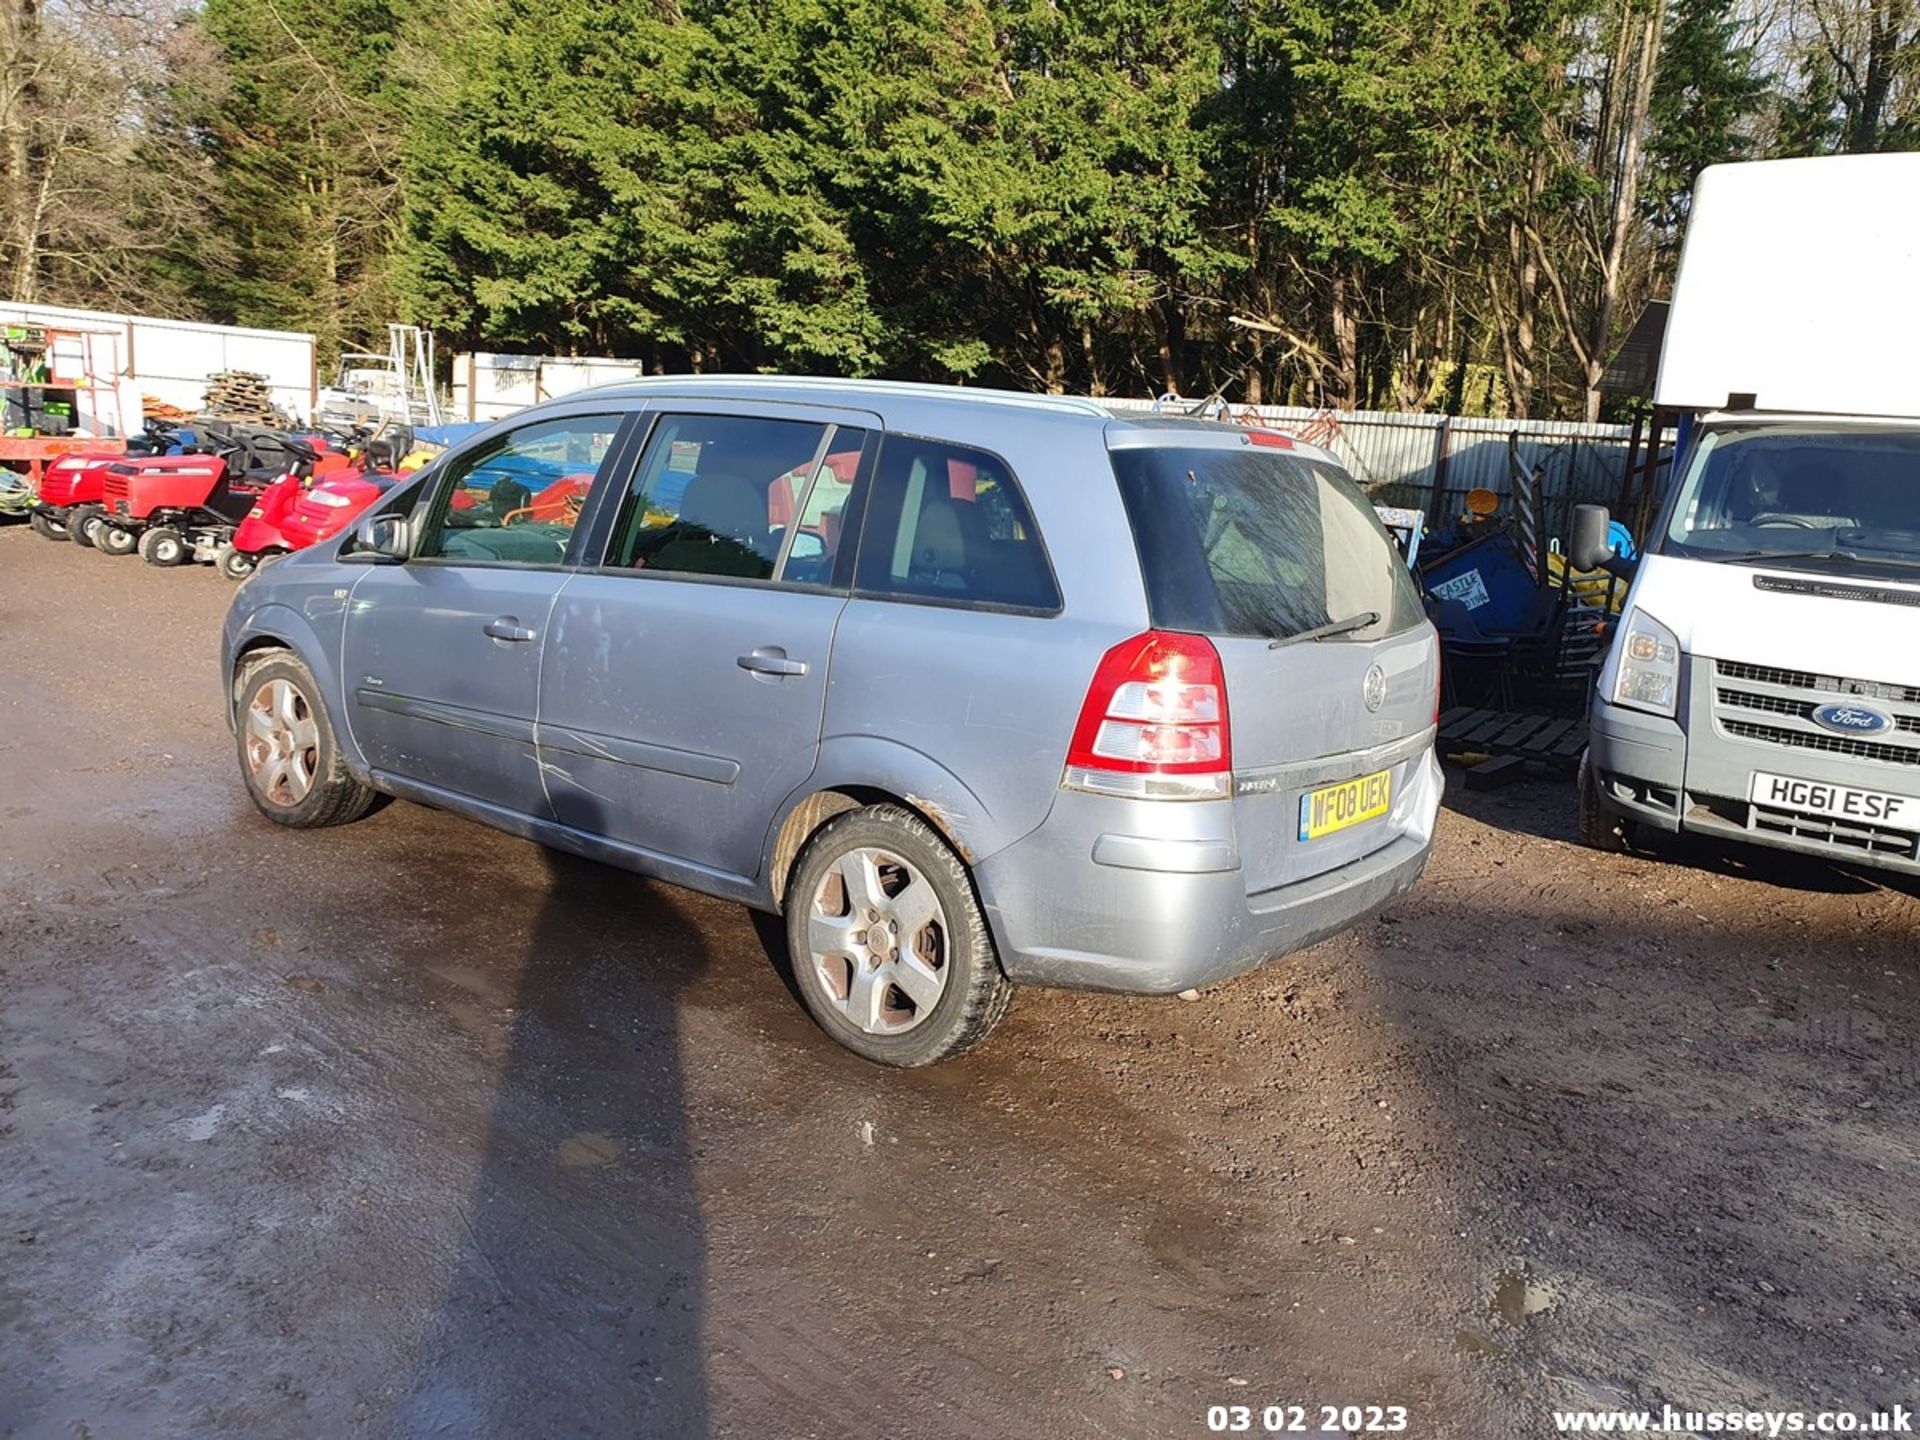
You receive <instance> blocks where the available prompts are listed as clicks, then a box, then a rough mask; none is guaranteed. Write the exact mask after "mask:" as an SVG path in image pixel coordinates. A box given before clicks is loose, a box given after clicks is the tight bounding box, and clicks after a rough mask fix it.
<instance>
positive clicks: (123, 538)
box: [93, 521, 140, 555]
mask: <svg viewBox="0 0 1920 1440" xmlns="http://www.w3.org/2000/svg"><path fill="white" fill-rule="evenodd" d="M139 543H140V537H139V536H138V535H136V534H134V533H133V531H131V530H122V529H121V528H120V527H119V526H118V525H109V524H107V523H106V522H105V521H102V522H101V523H100V524H98V525H96V526H95V527H94V529H93V548H94V549H96V550H98V551H99V552H100V553H101V554H102V555H131V554H132V553H133V551H134V547H135V546H136V545H138V544H139Z"/></svg>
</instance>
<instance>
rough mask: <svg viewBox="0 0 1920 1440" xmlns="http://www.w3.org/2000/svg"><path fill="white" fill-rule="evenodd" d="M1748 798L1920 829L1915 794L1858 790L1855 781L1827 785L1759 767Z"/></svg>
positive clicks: (1838, 817)
mask: <svg viewBox="0 0 1920 1440" xmlns="http://www.w3.org/2000/svg"><path fill="white" fill-rule="evenodd" d="M1748 798H1749V799H1751V800H1752V801H1753V803H1754V804H1756V805H1765V806H1766V807H1767V808H1768V809H1771V810H1797V811H1799V812H1800V813H1801V814H1803V815H1824V816H1826V817H1827V818H1828V819H1831V820H1858V821H1861V822H1863V823H1865V824H1868V825H1884V826H1887V827H1888V828H1889V829H1893V830H1920V800H1917V799H1915V798H1914V797H1913V796H1911V795H1889V794H1887V793H1885V792H1884V791H1880V790H1856V789H1854V788H1853V787H1852V786H1851V785H1825V784H1822V783H1821V782H1819V781H1817V780H1795V779H1793V778H1792V777H1791V776H1788V775H1769V774H1767V773H1766V772H1765V771H1755V772H1754V776H1753V787H1752V789H1751V791H1750V792H1749V794H1748Z"/></svg>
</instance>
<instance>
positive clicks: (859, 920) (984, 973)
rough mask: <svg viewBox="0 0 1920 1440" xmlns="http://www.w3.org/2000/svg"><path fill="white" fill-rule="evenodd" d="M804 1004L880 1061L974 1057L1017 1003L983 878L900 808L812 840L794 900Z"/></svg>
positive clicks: (867, 815) (796, 971) (793, 943)
mask: <svg viewBox="0 0 1920 1440" xmlns="http://www.w3.org/2000/svg"><path fill="white" fill-rule="evenodd" d="M785 910H786V922H787V946H788V950H789V953H790V954H791V955H792V957H793V978H794V982H795V986H796V988H797V989H798V990H799V992H800V998H801V1000H802V1001H803V1002H804V1003H805V1005H806V1007H807V1009H808V1011H809V1012H810V1013H811V1014H812V1015H813V1018H814V1020H815V1021H816V1022H818V1023H819V1025H820V1027H821V1028H822V1029H823V1030H825V1031H826V1032H827V1033H828V1034H829V1035H831V1036H832V1037H833V1038H834V1039H836V1040H838V1041H839V1042H840V1043H841V1044H842V1045H844V1046H846V1047H847V1048H848V1049H849V1050H851V1051H853V1052H854V1053H855V1054H856V1055H860V1056H862V1057H864V1058H865V1059H868V1060H872V1061H874V1062H875V1063H876V1064H881V1065H896V1066H901V1067H914V1066H920V1065H932V1064H934V1063H935V1062H937V1061H941V1060H949V1059H952V1058H953V1057H955V1056H957V1055H962V1054H965V1053H966V1052H967V1051H968V1050H971V1049H972V1048H973V1047H974V1046H976V1045H978V1044H979V1043H980V1042H981V1041H982V1040H984V1039H986V1037H987V1036H988V1034H990V1033H991V1032H992V1030H993V1028H994V1027H995V1026H996V1025H998V1024H999V1023H1000V1021H1001V1019H1002V1017H1004V1016H1005V1015H1006V1013H1007V1007H1008V1006H1009V1005H1011V1004H1012V1003H1013V991H1014V986H1013V982H1012V981H1011V980H1009V979H1007V977H1006V973H1005V972H1004V971H1003V970H1001V968H1000V960H999V957H998V955H997V954H996V953H995V951H994V945H993V936H992V935H991V933H990V932H989V931H988V929H987V922H986V917H985V915H984V914H983V912H982V911H981V908H980V901H979V898H978V897H977V896H976V895H975V894H974V889H973V877H972V876H971V875H969V874H968V873H967V868H966V866H965V865H963V864H962V863H961V861H960V858H959V856H957V855H955V854H954V852H953V850H952V848H951V847H949V846H948V844H947V842H946V841H945V839H944V838H942V837H941V835H940V834H939V833H938V832H937V831H935V830H934V828H933V827H932V826H931V825H929V824H928V823H927V822H926V821H925V820H924V819H922V818H921V817H920V816H919V815H916V814H915V813H914V812H913V811H911V810H908V809H906V808H905V807H904V806H900V805H891V804H889V805H872V806H868V807H866V808H864V809H859V810H850V811H847V812H845V813H844V814H841V815H838V816H835V817H834V818H833V819H832V820H829V821H828V822H827V823H826V824H825V825H823V826H821V827H820V829H818V830H817V831H815V832H814V834H813V836H812V838H810V839H809V840H808V841H807V844H806V847H805V848H804V849H803V850H802V851H801V853H800V857H799V859H798V861H797V862H796V863H795V865H794V868H793V873H792V875H791V876H790V877H789V880H788V884H787V892H786V896H785Z"/></svg>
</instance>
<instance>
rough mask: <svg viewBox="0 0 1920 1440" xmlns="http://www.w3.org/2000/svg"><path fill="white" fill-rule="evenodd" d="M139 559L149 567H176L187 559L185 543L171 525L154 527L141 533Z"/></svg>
mask: <svg viewBox="0 0 1920 1440" xmlns="http://www.w3.org/2000/svg"><path fill="white" fill-rule="evenodd" d="M140 558H141V559H142V560H144V561H146V562H147V563H148V564H149V565H162V566H166V565H178V564H179V563H180V562H181V561H182V560H185V559H186V558H187V542H186V541H185V540H182V539H181V538H180V532H179V531H178V530H176V529H174V528H173V527H172V526H171V525H156V526H154V527H153V529H151V530H147V531H143V532H142V533H141V536H140Z"/></svg>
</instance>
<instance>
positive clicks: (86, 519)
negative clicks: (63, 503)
mask: <svg viewBox="0 0 1920 1440" xmlns="http://www.w3.org/2000/svg"><path fill="white" fill-rule="evenodd" d="M99 528H100V507H99V506H97V505H76V506H74V507H73V509H71V510H69V511H68V512H67V538H68V539H69V540H71V541H73V543H74V544H76V545H84V546H86V547H87V548H88V549H89V550H91V549H92V548H93V533H94V531H96V530H98V529H99Z"/></svg>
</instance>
